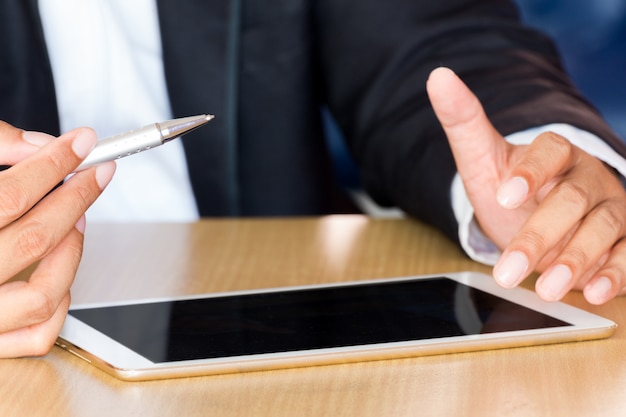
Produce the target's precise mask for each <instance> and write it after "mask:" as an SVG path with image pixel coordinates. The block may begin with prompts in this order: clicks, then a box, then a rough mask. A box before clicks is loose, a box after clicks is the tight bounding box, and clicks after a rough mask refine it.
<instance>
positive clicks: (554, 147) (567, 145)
mask: <svg viewBox="0 0 626 417" xmlns="http://www.w3.org/2000/svg"><path fill="white" fill-rule="evenodd" d="M537 140H538V141H539V142H540V143H541V144H547V145H548V146H549V147H550V152H551V155H552V156H553V157H555V158H559V159H561V158H563V159H567V158H570V157H571V156H572V155H573V151H574V148H573V145H572V143H571V142H570V141H569V140H567V139H565V138H564V137H563V136H561V135H559V134H557V133H554V132H545V133H542V134H541V135H539V137H538V138H537Z"/></svg>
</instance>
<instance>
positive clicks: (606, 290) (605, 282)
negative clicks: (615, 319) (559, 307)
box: [585, 277, 613, 304]
mask: <svg viewBox="0 0 626 417" xmlns="http://www.w3.org/2000/svg"><path fill="white" fill-rule="evenodd" d="M612 288H613V282H611V280H610V279H608V278H607V277H600V278H598V279H597V280H596V281H595V282H594V283H593V284H592V285H590V286H589V287H587V288H585V296H586V298H587V299H588V300H589V301H590V302H593V303H595V304H600V303H603V302H605V301H606V300H607V298H608V297H609V294H610V293H611V289H612Z"/></svg>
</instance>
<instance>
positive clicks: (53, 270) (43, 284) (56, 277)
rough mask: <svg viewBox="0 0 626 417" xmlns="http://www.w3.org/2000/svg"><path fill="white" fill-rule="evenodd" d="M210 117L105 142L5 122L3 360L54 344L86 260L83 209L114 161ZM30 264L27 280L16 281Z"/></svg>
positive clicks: (1, 138)
mask: <svg viewBox="0 0 626 417" xmlns="http://www.w3.org/2000/svg"><path fill="white" fill-rule="evenodd" d="M211 118H212V116H199V117H196V118H185V119H179V120H178V121H168V122H164V123H159V124H154V125H151V126H148V127H145V128H142V129H138V130H136V131H132V132H129V133H127V134H122V135H118V136H115V137H113V138H110V139H107V140H106V141H105V140H103V141H101V142H98V141H97V138H96V135H95V132H94V131H93V130H91V129H87V128H81V129H75V130H72V131H70V132H67V133H65V134H63V135H61V136H60V137H59V138H56V139H55V138H54V137H52V136H50V135H47V134H44V133H38V132H25V131H22V130H20V129H17V128H15V127H13V126H11V125H9V124H7V123H4V122H0V165H9V166H11V168H10V169H7V170H4V171H2V172H0V265H2V268H0V358H6V357H18V356H31V355H42V354H45V353H46V352H48V351H49V350H50V348H51V347H52V346H53V344H54V341H55V340H56V336H57V335H58V332H59V330H60V328H61V326H62V325H63V322H64V320H65V316H66V314H67V310H68V308H69V305H70V295H69V289H70V286H71V285H72V282H73V280H74V276H75V274H76V271H77V269H78V265H79V263H80V258H81V254H82V249H83V233H84V230H85V218H84V213H85V211H86V210H87V208H88V207H89V206H90V205H91V204H92V203H93V202H94V201H95V200H96V199H97V198H98V196H99V195H100V194H101V193H102V191H103V189H104V188H105V187H106V186H107V185H108V183H109V182H110V180H111V178H112V176H113V173H114V172H115V163H114V162H108V161H111V160H113V159H116V158H119V157H124V156H127V155H132V154H133V153H137V152H141V151H143V150H146V149H150V148H152V147H154V146H159V145H161V144H163V143H166V142H167V141H169V140H172V139H173V138H175V137H177V136H180V135H182V134H183V133H186V132H188V131H190V130H192V129H194V128H196V127H198V126H201V125H202V124H204V123H206V122H208V121H209V120H210V119H211ZM73 172H74V173H75V174H74V175H72V176H71V177H70V178H69V179H67V180H66V181H64V179H65V178H67V177H68V175H69V174H70V173H73ZM61 182H63V184H62V185H60V186H58V187H56V186H57V185H58V184H59V183H61ZM55 187H56V188H55ZM50 190H53V191H50ZM31 266H34V268H33V269H32V273H31V274H30V277H28V279H27V280H12V278H14V277H15V276H16V275H17V274H19V273H20V272H22V271H24V270H25V269H27V268H29V267H31Z"/></svg>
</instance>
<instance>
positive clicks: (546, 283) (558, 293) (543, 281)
mask: <svg viewBox="0 0 626 417" xmlns="http://www.w3.org/2000/svg"><path fill="white" fill-rule="evenodd" d="M571 280H572V271H571V270H570V269H569V268H568V267H567V266H565V265H556V266H555V267H553V268H552V269H550V270H549V271H548V272H547V273H546V274H545V275H544V276H543V277H539V280H538V281H537V289H538V290H539V292H540V293H541V294H543V295H545V296H546V298H547V299H548V300H552V301H556V300H560V299H561V298H562V297H563V296H564V295H565V293H566V292H567V290H568V289H569V284H570V282H571Z"/></svg>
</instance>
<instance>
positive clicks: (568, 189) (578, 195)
mask: <svg viewBox="0 0 626 417" xmlns="http://www.w3.org/2000/svg"><path fill="white" fill-rule="evenodd" d="M555 192H556V194H557V196H558V198H559V199H561V200H562V201H564V202H566V203H568V204H569V205H571V206H574V207H587V205H588V201H589V194H588V193H587V190H585V189H584V188H583V187H582V186H580V185H579V184H577V183H576V182H574V181H564V182H562V183H561V184H559V185H558V186H557V187H556V190H555Z"/></svg>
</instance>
